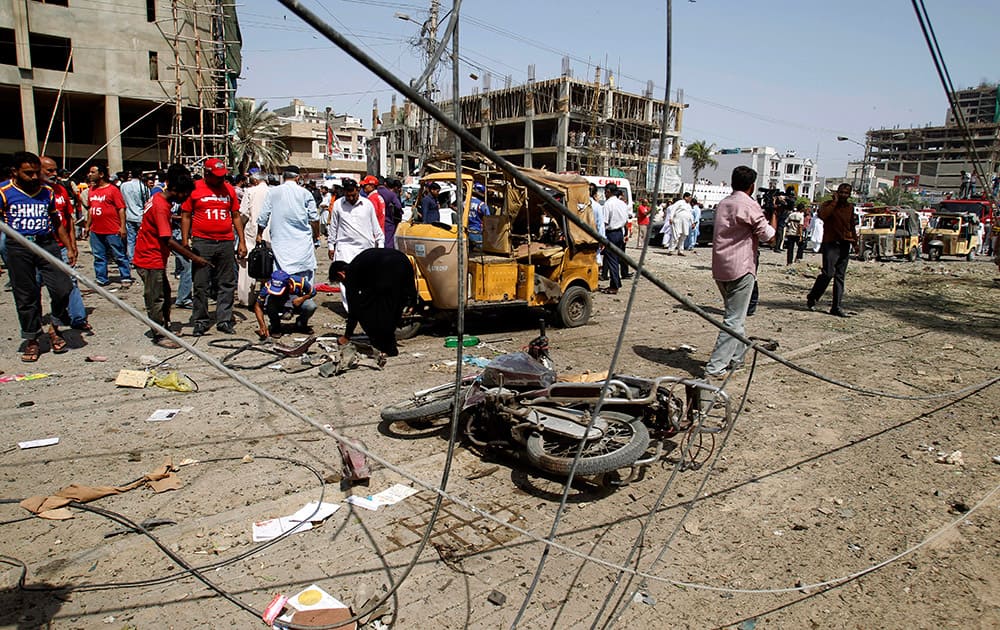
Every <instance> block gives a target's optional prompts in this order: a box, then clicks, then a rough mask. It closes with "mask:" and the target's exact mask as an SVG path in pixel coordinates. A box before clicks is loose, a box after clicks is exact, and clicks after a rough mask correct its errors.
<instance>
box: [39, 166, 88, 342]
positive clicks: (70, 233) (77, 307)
mask: <svg viewBox="0 0 1000 630" xmlns="http://www.w3.org/2000/svg"><path fill="white" fill-rule="evenodd" d="M40 161H41V166H42V183H44V184H46V185H48V186H50V187H51V188H52V202H53V204H54V205H55V208H56V212H58V213H59V217H60V221H61V222H62V223H64V224H65V225H66V238H67V239H68V241H72V242H63V241H62V240H61V237H60V236H59V235H58V234H57V235H56V239H57V240H58V242H59V253H60V255H61V256H62V261H63V262H64V263H66V264H67V265H68V264H69V252H70V250H72V251H78V248H77V243H76V219H75V212H74V210H73V205H74V204H73V197H72V195H71V194H70V192H69V191H68V190H67V189H66V187H65V186H64V185H63V184H62V183H61V182H60V181H59V180H58V179H57V178H56V175H57V174H58V168H57V167H56V161H55V160H53V159H52V158H50V157H46V156H42V157H41V158H40ZM71 281H72V283H73V289H72V290H71V291H70V293H69V305H68V307H67V310H68V312H69V322H59V323H60V324H63V325H65V324H68V325H69V327H70V328H73V329H75V330H80V331H82V332H85V333H87V334H90V335H92V334H94V328H93V327H92V326H91V325H90V323H89V322H88V321H87V306H86V305H85V304H84V303H83V294H82V293H80V287H78V286H77V283H76V279H75V278H71ZM39 283H41V279H39Z"/></svg>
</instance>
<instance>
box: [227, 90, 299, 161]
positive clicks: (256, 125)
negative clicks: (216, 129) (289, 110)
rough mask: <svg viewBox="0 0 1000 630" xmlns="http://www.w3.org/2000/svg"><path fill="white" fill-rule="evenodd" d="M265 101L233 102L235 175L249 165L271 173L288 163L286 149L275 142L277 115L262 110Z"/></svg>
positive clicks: (241, 99) (242, 100) (282, 143)
mask: <svg viewBox="0 0 1000 630" xmlns="http://www.w3.org/2000/svg"><path fill="white" fill-rule="evenodd" d="M266 105H267V101H261V102H260V103H257V104H256V105H254V103H253V101H252V100H250V99H246V98H239V99H236V133H235V136H234V137H233V160H232V163H233V164H235V165H238V167H239V170H238V172H240V173H243V172H245V171H246V170H247V169H248V168H249V167H250V165H251V164H257V165H259V166H260V168H261V169H263V170H264V171H274V170H276V169H277V168H278V167H280V166H281V165H283V164H284V163H285V162H286V161H287V160H288V148H287V147H285V143H284V142H282V141H281V140H278V139H277V137H278V116H277V115H276V114H275V113H274V112H272V111H268V110H266V109H264V108H265V106H266Z"/></svg>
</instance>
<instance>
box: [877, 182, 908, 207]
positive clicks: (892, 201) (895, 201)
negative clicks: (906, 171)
mask: <svg viewBox="0 0 1000 630" xmlns="http://www.w3.org/2000/svg"><path fill="white" fill-rule="evenodd" d="M875 203H876V204H878V205H880V206H911V207H917V196H916V195H914V194H913V193H912V192H910V191H909V190H906V189H905V188H896V187H895V186H894V187H892V188H883V189H882V190H880V191H878V195H877V196H876V197H875Z"/></svg>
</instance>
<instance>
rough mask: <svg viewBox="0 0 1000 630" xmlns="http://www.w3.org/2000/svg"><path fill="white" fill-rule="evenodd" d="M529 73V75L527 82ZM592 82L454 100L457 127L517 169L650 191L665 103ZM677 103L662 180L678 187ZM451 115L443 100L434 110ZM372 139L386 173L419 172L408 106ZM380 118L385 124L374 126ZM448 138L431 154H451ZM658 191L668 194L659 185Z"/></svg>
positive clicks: (415, 122) (565, 81)
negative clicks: (623, 182)
mask: <svg viewBox="0 0 1000 630" xmlns="http://www.w3.org/2000/svg"><path fill="white" fill-rule="evenodd" d="M532 74H533V73H532V72H530V71H529V77H530V76H531V75H532ZM600 75H601V70H600V69H597V72H596V77H595V80H594V81H592V82H588V81H583V80H580V79H575V78H573V77H572V76H569V73H564V75H563V76H561V77H559V78H555V79H548V80H545V81H538V82H536V81H534V80H531V79H530V78H529V80H528V82H527V83H525V84H524V85H519V86H513V87H505V88H504V89H500V90H489V88H488V84H487V85H484V87H483V89H482V90H481V91H479V90H477V92H476V93H473V94H472V95H469V96H465V97H462V98H461V99H460V101H459V105H460V109H461V123H462V125H463V126H464V127H465V128H466V129H468V130H469V131H470V132H472V133H473V134H476V135H478V136H479V138H480V139H481V140H482V141H483V142H484V143H485V144H487V145H488V146H490V148H492V149H493V150H494V151H496V152H497V153H499V154H500V155H501V156H503V157H504V158H506V159H507V160H510V161H511V162H512V163H514V164H517V165H519V166H526V167H533V168H545V169H548V170H550V171H553V172H560V173H561V172H566V171H573V172H579V173H582V174H586V175H599V176H606V175H614V176H619V177H627V178H628V179H629V180H630V181H631V182H632V186H633V189H635V190H637V191H651V190H653V189H654V188H655V187H654V186H653V185H652V184H653V181H652V180H653V177H654V174H653V169H654V167H655V164H656V159H657V151H658V145H657V141H658V138H659V128H660V124H661V117H662V115H663V108H664V102H663V101H662V100H657V99H654V98H653V96H652V85H651V84H650V86H649V87H648V88H647V90H646V93H645V94H642V95H640V94H630V93H628V92H624V91H622V90H620V89H617V88H616V87H615V86H614V82H613V80H612V79H611V77H610V76H608V77H607V78H606V79H605V80H604V81H603V82H602V81H601V76H600ZM680 100H681V99H680V98H679V97H678V98H677V99H675V100H674V101H673V102H671V103H670V109H669V112H668V130H667V142H668V144H667V146H666V148H665V157H666V162H665V167H666V168H665V173H666V176H665V177H664V178H663V180H661V181H667V182H672V181H676V182H677V185H678V186H679V176H678V175H677V174H678V163H679V160H680V143H679V138H680V134H681V123H682V115H683V105H681V104H680V102H679V101H680ZM439 105H440V106H441V107H442V109H443V110H444V111H446V112H449V113H450V112H451V111H452V105H451V102H450V101H447V102H442V103H440V104H439ZM375 118H376V120H375V123H376V129H375V134H376V136H379V137H384V138H385V139H386V146H385V152H386V159H387V162H388V168H387V169H385V170H387V171H389V172H397V173H398V172H403V173H405V174H412V173H413V172H414V171H415V170H416V169H418V168H419V166H420V165H419V158H420V155H421V147H420V146H418V145H419V141H418V139H419V132H418V128H419V120H420V114H419V112H418V111H417V110H416V108H415V107H413V106H412V105H411V104H410V103H409V102H406V103H404V104H403V107H402V109H399V108H397V107H396V106H395V104H394V105H393V107H392V109H391V110H390V111H389V112H387V113H383V114H382V115H381V116H376V117H375ZM379 119H382V120H385V121H387V123H386V124H381V125H378V124H377V123H378V121H379ZM450 143H451V140H450V138H448V137H447V134H442V133H437V134H435V136H434V141H433V143H432V146H433V150H432V152H431V153H432V156H433V153H435V152H440V153H442V154H445V153H447V152H449V151H450V150H451V144H450ZM661 189H664V190H671V191H672V189H673V186H671V185H669V184H666V185H664V186H661Z"/></svg>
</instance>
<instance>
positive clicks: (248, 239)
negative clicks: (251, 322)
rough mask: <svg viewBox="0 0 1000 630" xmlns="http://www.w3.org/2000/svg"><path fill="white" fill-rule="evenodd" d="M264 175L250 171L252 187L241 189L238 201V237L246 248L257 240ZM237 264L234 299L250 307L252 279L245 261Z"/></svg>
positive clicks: (262, 200) (264, 196) (252, 301)
mask: <svg viewBox="0 0 1000 630" xmlns="http://www.w3.org/2000/svg"><path fill="white" fill-rule="evenodd" d="M265 179H266V177H265V175H264V173H262V172H261V171H260V169H259V168H252V169H250V182H251V184H252V185H250V186H247V187H246V188H244V189H243V199H242V200H241V201H240V214H242V215H243V234H241V235H240V237H241V238H242V239H243V242H244V243H246V244H247V245H248V246H249V245H250V243H253V242H254V241H256V240H257V219H258V218H260V211H261V209H262V208H263V207H264V200H265V199H266V198H267V190H268V186H267V182H266V181H265ZM263 236H264V240H265V241H266V240H270V239H269V236H268V230H267V229H265V230H264V235H263ZM237 262H238V263H239V277H238V278H237V282H236V299H237V300H239V302H240V304H242V305H243V306H247V307H249V306H252V305H253V303H254V300H255V297H254V296H256V295H257V291H255V290H254V279H253V278H251V277H250V274H248V273H247V261H246V259H243V260H240V261H237Z"/></svg>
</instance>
